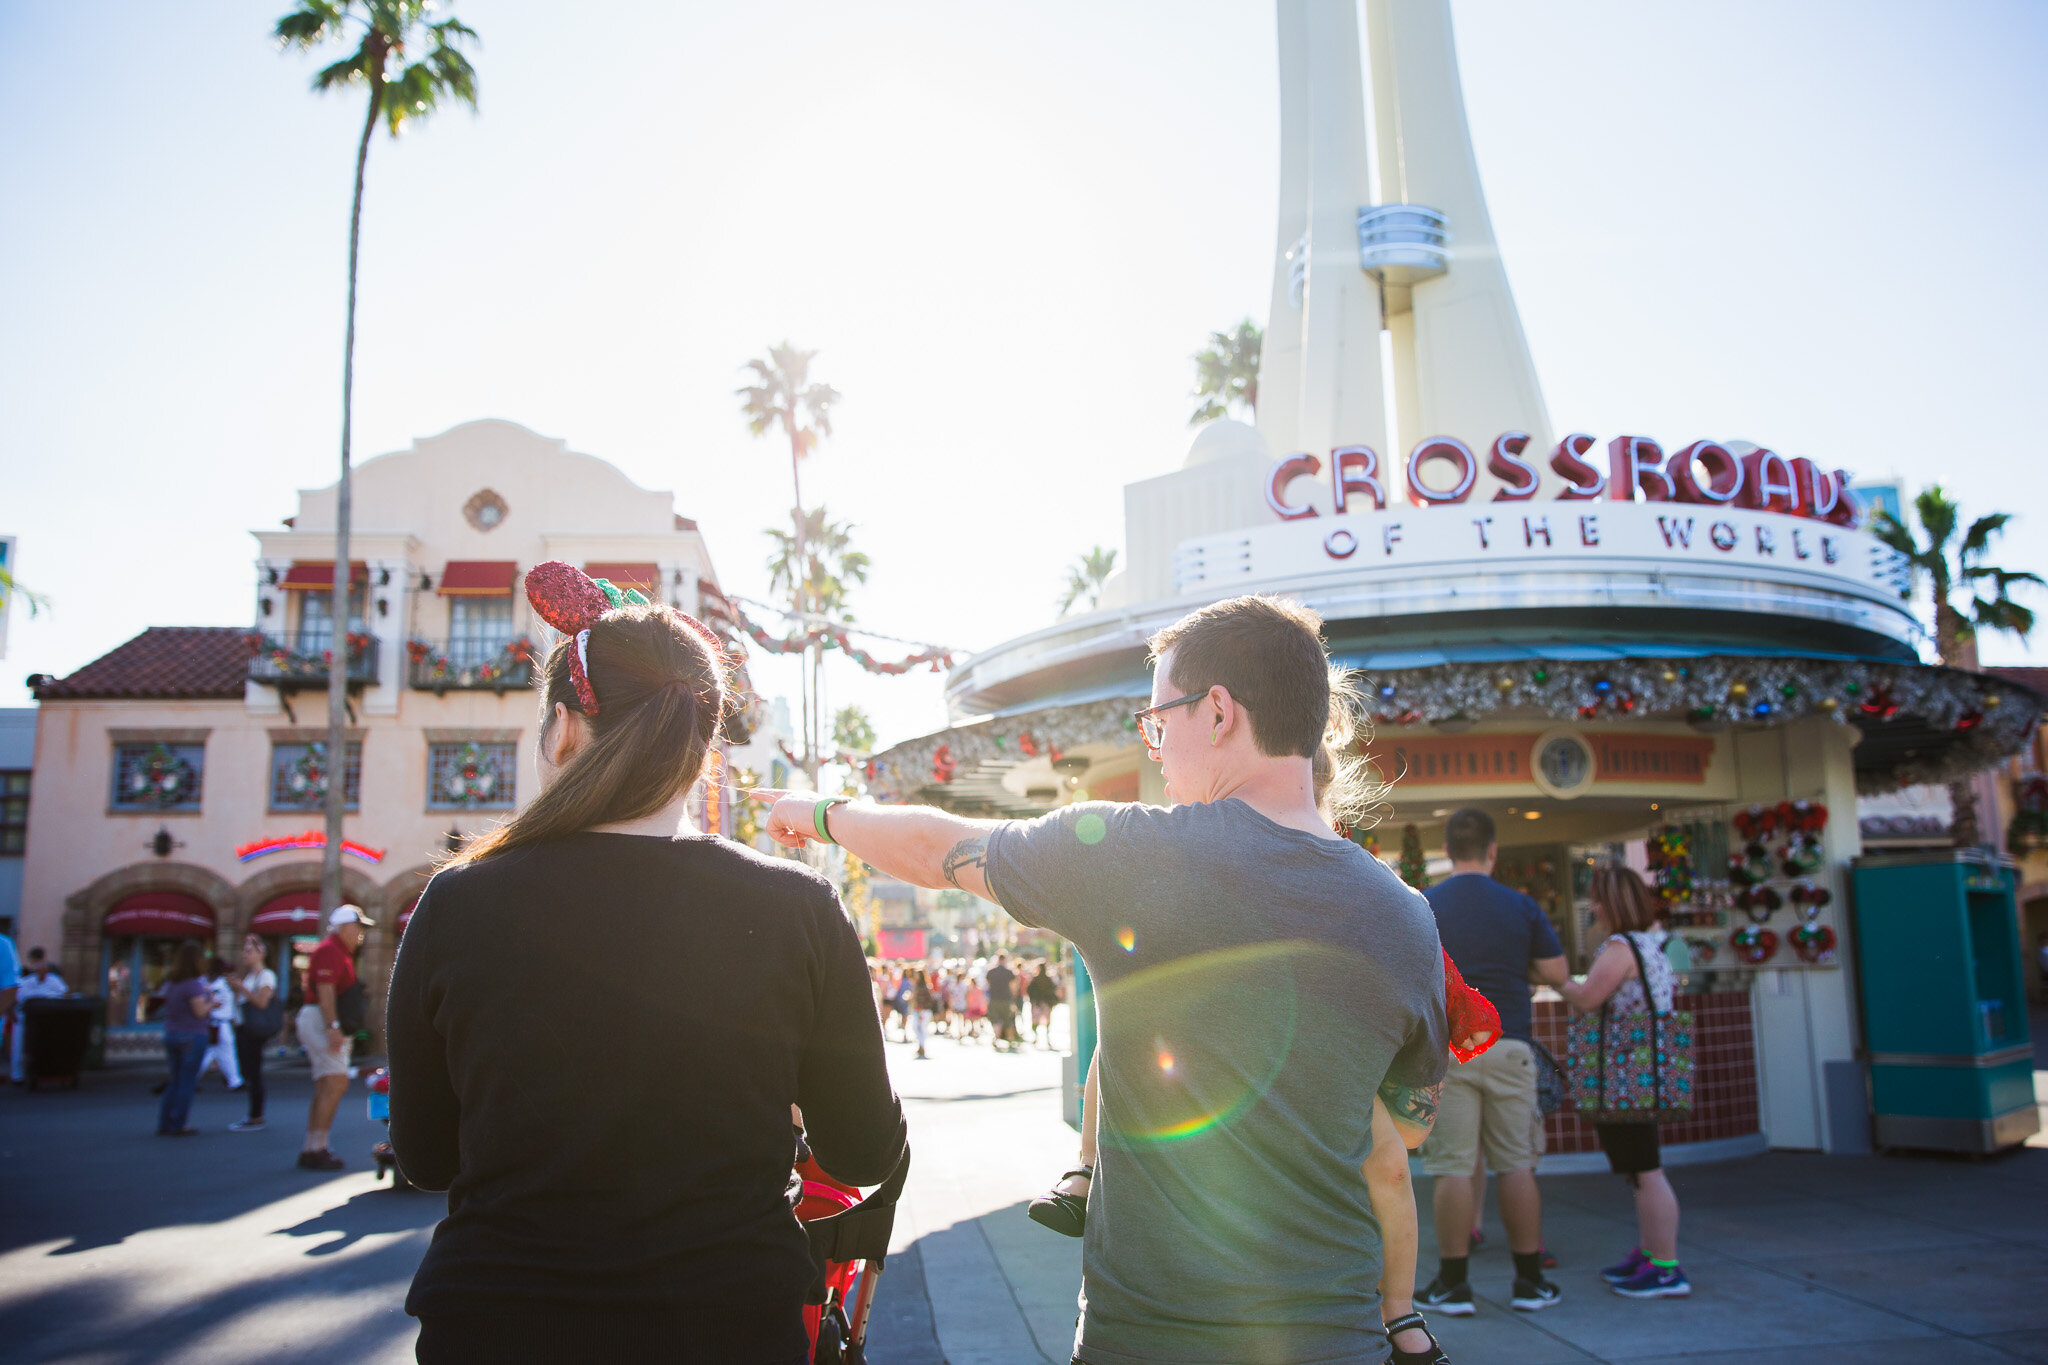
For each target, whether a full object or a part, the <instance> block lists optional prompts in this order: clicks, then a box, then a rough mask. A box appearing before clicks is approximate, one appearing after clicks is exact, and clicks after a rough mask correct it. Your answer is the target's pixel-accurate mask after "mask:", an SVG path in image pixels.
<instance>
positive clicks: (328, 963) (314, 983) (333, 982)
mask: <svg viewBox="0 0 2048 1365" xmlns="http://www.w3.org/2000/svg"><path fill="white" fill-rule="evenodd" d="M355 984H356V960H355V958H354V957H353V956H352V955H351V954H350V953H349V950H348V949H346V948H344V947H342V946H341V940H340V939H338V938H334V937H332V936H331V935H330V936H329V937H327V938H323V939H321V940H320V946H319V947H317V948H315V949H314V950H313V953H312V956H310V957H308V958H307V959H306V999H307V1001H308V1002H309V1003H310V1002H312V1001H316V1000H318V999H319V998H320V996H319V989H318V988H319V987H320V986H322V985H330V986H333V987H334V993H335V994H336V995H340V994H341V993H342V992H343V991H345V990H347V989H348V988H349V987H350V986H353V985H355Z"/></svg>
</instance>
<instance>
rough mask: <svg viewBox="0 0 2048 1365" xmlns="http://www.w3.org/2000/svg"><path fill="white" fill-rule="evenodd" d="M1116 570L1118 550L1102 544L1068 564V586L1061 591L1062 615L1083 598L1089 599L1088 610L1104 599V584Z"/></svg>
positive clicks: (1093, 608) (1091, 609)
mask: <svg viewBox="0 0 2048 1365" xmlns="http://www.w3.org/2000/svg"><path fill="white" fill-rule="evenodd" d="M1114 572H1116V551H1115V550H1105V549H1103V548H1102V547H1101V546H1100V545H1098V546H1096V547H1095V548H1094V549H1092V550H1090V551H1089V552H1088V553H1087V554H1085V555H1082V556H1081V557H1080V558H1079V559H1077V560H1075V561H1074V562H1073V563H1072V564H1070V565H1068V566H1067V586H1066V588H1065V590H1064V591H1062V592H1061V593H1060V615H1062V616H1065V615H1066V614H1067V613H1068V612H1070V611H1072V610H1073V609H1074V604H1075V603H1076V602H1078V601H1080V600H1081V599H1082V598H1084V597H1085V598H1087V599H1088V610H1090V611H1093V610H1095V606H1096V604H1097V603H1098V602H1100V601H1101V600H1102V585H1103V584H1105V583H1107V582H1109V576H1110V575H1111V574H1112V573H1114Z"/></svg>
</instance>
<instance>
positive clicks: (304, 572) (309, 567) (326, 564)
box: [282, 559, 370, 592]
mask: <svg viewBox="0 0 2048 1365" xmlns="http://www.w3.org/2000/svg"><path fill="white" fill-rule="evenodd" d="M369 577H370V566H369V565H367V564H365V563H363V561H362V560H360V559H351V560H350V561H349V562H348V581H349V583H350V585H351V586H353V585H355V584H359V583H363V582H366V581H367V580H368V579H369ZM282 586H283V588H284V590H285V591H286V592H312V591H315V590H316V589H320V588H325V589H327V590H328V591H329V592H332V591H333V590H334V561H333V560H331V559H295V560H293V561H292V566H291V568H289V569H287V570H285V574H284V583H283V584H282Z"/></svg>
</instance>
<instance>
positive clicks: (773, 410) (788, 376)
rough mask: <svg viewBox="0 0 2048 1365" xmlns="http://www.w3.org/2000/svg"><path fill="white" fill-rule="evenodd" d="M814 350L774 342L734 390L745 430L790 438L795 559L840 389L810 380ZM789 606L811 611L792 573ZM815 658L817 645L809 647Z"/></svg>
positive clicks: (808, 742)
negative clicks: (810, 475) (809, 475)
mask: <svg viewBox="0 0 2048 1365" xmlns="http://www.w3.org/2000/svg"><path fill="white" fill-rule="evenodd" d="M817 354H818V353H817V352H816V351H800V350H798V349H797V348H796V347H794V346H792V345H790V344H789V343H788V342H787V341H785V342H783V343H782V344H781V345H780V346H770V347H769V348H768V355H767V358H766V359H760V358H756V359H753V360H749V361H748V362H747V363H746V366H745V368H746V369H749V370H752V371H753V372H754V378H755V379H756V380H757V381H758V382H756V383H753V384H746V385H742V386H741V387H740V388H738V389H736V390H734V392H735V393H737V394H738V395H739V398H740V411H741V412H742V413H743V414H744V415H745V416H746V419H747V430H748V431H750V432H752V433H753V434H754V435H756V436H765V435H766V434H767V433H768V430H769V428H771V427H781V428H782V431H783V434H784V435H786V436H788V437H789V483H790V488H791V491H792V492H793V493H794V495H795V504H796V506H795V510H794V511H792V512H791V513H790V527H791V530H792V534H793V535H794V537H795V540H794V543H793V545H792V552H791V555H790V558H791V561H792V562H801V561H802V560H803V559H804V558H805V555H804V530H805V521H804V480H803V460H804V456H806V455H808V454H810V453H811V452H812V451H813V450H815V449H816V448H817V445H818V441H819V440H820V439H821V438H822V437H826V436H830V435H831V434H832V405H833V404H834V403H837V402H838V401H839V391H838V390H837V389H835V388H833V387H832V386H831V385H830V384H813V383H812V382H811V361H812V360H813V359H814V358H815V357H816V356H817ZM788 581H789V584H790V603H789V605H790V610H791V611H793V612H794V613H795V614H796V615H797V617H798V619H803V618H804V617H805V616H806V615H807V614H808V610H809V608H808V604H807V602H806V599H805V596H804V588H805V583H804V582H803V581H801V580H799V579H798V577H797V576H796V575H794V574H792V575H790V576H789V580H788ZM809 652H810V653H811V654H812V655H813V656H815V655H816V654H817V653H818V651H817V649H816V647H815V646H814V647H813V648H812V649H811V651H809ZM810 663H811V669H810V673H811V680H812V681H815V680H816V677H817V666H818V661H817V659H816V658H815V657H813V658H812V659H811V661H810ZM812 692H813V689H812V688H810V687H809V686H806V687H805V688H804V689H803V713H804V715H803V725H804V767H805V770H806V771H808V772H809V773H810V775H811V778H812V780H813V781H815V780H816V779H817V776H818V756H817V755H818V734H817V726H818V717H817V716H816V714H815V712H816V710H817V705H816V702H815V698H814V697H813V695H812Z"/></svg>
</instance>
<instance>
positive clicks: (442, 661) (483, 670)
mask: <svg viewBox="0 0 2048 1365" xmlns="http://www.w3.org/2000/svg"><path fill="white" fill-rule="evenodd" d="M488 649H489V646H488V645H480V644H479V643H478V642H477V641H474V640H420V639H413V640H408V641H406V642H405V652H406V655H407V657H408V658H410V659H411V661H412V667H411V674H410V676H411V681H412V685H413V686H414V687H415V688H417V689H418V690H420V691H422V692H432V693H434V694H436V695H437V696H438V695H439V694H440V693H443V692H448V691H451V690H452V691H468V692H497V693H501V694H502V693H505V692H509V691H511V690H513V689H514V688H522V687H531V686H532V685H533V657H534V652H535V646H534V643H533V641H531V640H529V639H527V638H526V637H525V636H524V635H521V636H519V637H518V638H517V639H513V640H508V641H506V642H505V644H504V645H502V646H500V647H499V648H498V649H497V651H496V652H495V653H492V654H489V655H488V657H485V651H486V650H488Z"/></svg>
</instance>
